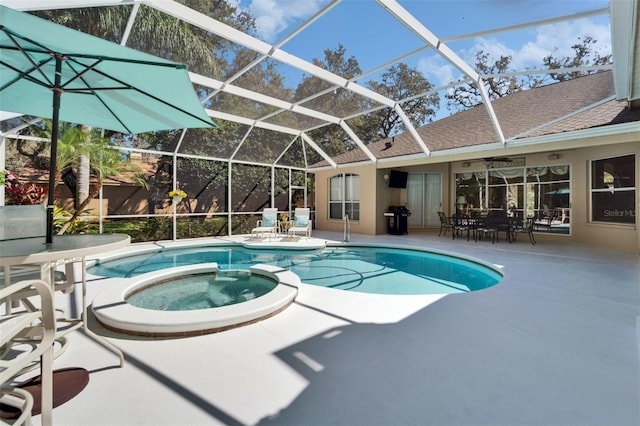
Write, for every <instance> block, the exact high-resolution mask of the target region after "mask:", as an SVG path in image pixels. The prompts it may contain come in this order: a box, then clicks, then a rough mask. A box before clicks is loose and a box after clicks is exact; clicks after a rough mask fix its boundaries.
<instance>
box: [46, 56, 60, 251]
mask: <svg viewBox="0 0 640 426" xmlns="http://www.w3.org/2000/svg"><path fill="white" fill-rule="evenodd" d="M61 74H62V60H61V58H60V57H59V56H57V55H56V77H55V87H54V89H53V117H52V123H51V158H50V160H49V193H48V195H47V240H46V243H47V244H51V243H52V242H53V208H54V205H55V191H56V174H57V161H58V127H59V120H60V96H61V95H62V89H61V88H60V78H61Z"/></svg>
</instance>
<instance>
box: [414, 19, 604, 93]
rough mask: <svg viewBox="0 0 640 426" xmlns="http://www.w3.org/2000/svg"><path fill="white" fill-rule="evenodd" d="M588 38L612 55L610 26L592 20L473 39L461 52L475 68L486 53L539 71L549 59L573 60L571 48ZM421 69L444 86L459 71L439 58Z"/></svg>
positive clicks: (426, 61)
mask: <svg viewBox="0 0 640 426" xmlns="http://www.w3.org/2000/svg"><path fill="white" fill-rule="evenodd" d="M587 35H589V36H591V37H593V38H594V39H595V40H597V43H596V49H597V50H598V53H600V55H602V56H604V55H608V54H610V53H611V32H610V30H609V26H608V25H605V24H599V23H596V22H594V21H593V20H589V19H581V20H578V21H573V22H562V23H558V24H553V25H546V26H544V27H540V28H537V29H536V30H535V31H522V32H520V33H518V34H496V35H494V36H493V37H491V38H484V37H479V38H477V39H475V40H473V44H472V45H471V46H470V47H469V48H466V49H462V50H458V51H457V53H458V55H459V56H460V57H461V58H462V59H463V60H464V61H465V62H467V63H468V64H469V65H471V66H474V63H475V57H476V53H477V52H478V51H480V50H482V51H484V52H486V53H488V54H489V63H492V62H494V61H496V60H497V59H498V58H500V56H511V58H512V60H511V64H510V67H509V68H510V69H513V70H525V69H539V68H542V60H543V58H544V57H545V56H548V55H553V56H554V57H558V58H559V57H565V56H568V57H573V55H574V54H575V53H574V51H573V49H571V46H572V45H574V44H577V43H581V42H582V39H583V38H584V36H587ZM579 38H580V39H579ZM419 67H420V68H419V69H420V70H421V71H422V72H423V73H424V74H425V75H426V76H427V78H428V79H429V80H430V81H432V82H438V83H440V84H442V83H445V79H446V78H450V77H449V76H453V75H454V72H455V71H454V70H453V67H452V66H451V65H449V64H447V63H446V62H445V61H444V60H441V59H440V62H438V61H437V60H436V59H435V58H427V59H423V60H421V61H420V65H419ZM447 68H448V69H449V70H447Z"/></svg>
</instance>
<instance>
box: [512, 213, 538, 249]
mask: <svg viewBox="0 0 640 426" xmlns="http://www.w3.org/2000/svg"><path fill="white" fill-rule="evenodd" d="M534 226H535V220H534V219H533V218H532V217H529V218H527V219H525V221H524V224H522V225H520V226H515V227H514V228H513V242H515V241H516V240H517V239H518V234H528V235H529V241H531V245H535V243H536V239H535V237H534V236H533V228H534Z"/></svg>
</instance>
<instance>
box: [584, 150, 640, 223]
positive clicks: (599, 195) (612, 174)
mask: <svg viewBox="0 0 640 426" xmlns="http://www.w3.org/2000/svg"><path fill="white" fill-rule="evenodd" d="M635 163H636V157H635V155H633V154H632V155H623V156H620V157H613V158H604V159H600V160H593V161H592V162H591V220H592V221H593V222H609V223H627V224H633V223H635V222H636V210H635V199H636V188H635V182H636V165H635Z"/></svg>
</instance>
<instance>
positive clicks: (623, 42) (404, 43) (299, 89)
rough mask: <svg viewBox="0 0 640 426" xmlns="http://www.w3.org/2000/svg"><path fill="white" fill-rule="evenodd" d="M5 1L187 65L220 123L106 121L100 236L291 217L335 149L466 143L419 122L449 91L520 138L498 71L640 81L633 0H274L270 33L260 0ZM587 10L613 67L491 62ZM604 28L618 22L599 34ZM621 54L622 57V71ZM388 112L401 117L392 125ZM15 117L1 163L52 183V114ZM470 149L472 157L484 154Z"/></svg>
mask: <svg viewBox="0 0 640 426" xmlns="http://www.w3.org/2000/svg"><path fill="white" fill-rule="evenodd" d="M0 4H2V5H5V6H7V7H10V8H13V9H16V10H21V11H25V12H28V13H34V14H36V15H38V16H40V17H43V18H45V19H49V20H53V21H55V22H58V23H64V25H66V26H69V27H72V28H75V29H79V30H81V31H85V32H89V33H91V34H93V35H95V36H99V37H102V38H105V39H108V40H109V41H112V42H114V43H119V44H121V45H124V46H128V47H131V48H134V49H137V50H141V51H144V52H146V53H151V54H154V55H157V56H161V57H164V58H167V59H171V60H174V61H176V62H181V63H186V64H187V65H188V67H189V71H190V78H191V81H192V82H193V86H194V90H195V92H196V94H197V95H198V98H199V99H200V101H201V103H202V106H203V108H204V109H205V110H206V112H207V114H208V115H209V116H210V117H212V119H213V120H214V121H215V123H216V124H217V126H218V127H217V128H216V129H175V130H173V131H166V132H156V133H153V134H140V135H121V134H115V133H113V132H110V131H109V130H108V129H106V130H105V131H102V129H94V130H98V131H101V135H102V136H103V137H106V138H107V139H108V141H109V143H108V145H109V148H111V149H115V150H117V151H119V152H120V153H121V154H122V155H123V156H124V157H123V158H124V159H125V161H126V162H127V163H129V164H131V165H132V167H130V168H129V169H127V170H126V171H122V172H120V173H117V174H115V175H113V174H111V175H109V176H107V177H105V178H104V179H103V180H102V181H101V184H102V185H101V187H100V188H99V192H98V193H97V194H96V198H95V200H94V201H92V202H91V203H90V204H89V205H88V206H87V212H86V215H87V216H88V217H93V221H94V222H95V223H96V224H97V225H96V226H97V229H96V230H97V231H100V232H102V231H110V230H113V229H112V227H113V226H114V225H117V224H122V223H134V224H135V225H132V226H134V227H135V229H130V230H129V233H131V234H132V236H133V238H134V240H136V239H140V240H143V239H167V238H189V237H194V236H204V235H231V234H239V233H246V232H249V231H250V229H251V227H252V226H254V225H255V220H256V219H257V218H258V217H259V213H260V212H261V211H262V209H264V208H265V207H270V206H273V207H277V208H278V210H279V211H280V212H281V214H283V215H284V214H291V212H292V211H293V210H294V208H295V207H303V206H304V207H311V208H312V210H313V208H314V206H315V204H316V202H318V201H317V200H316V199H315V191H314V173H313V170H314V167H313V166H314V165H316V166H317V165H318V164H320V163H322V164H324V165H325V166H324V167H329V168H334V169H336V170H339V169H340V168H342V167H344V166H345V165H346V163H341V162H340V161H339V160H337V159H336V157H337V156H338V155H339V154H343V153H344V152H345V151H349V150H359V151H361V152H362V153H363V154H364V156H365V160H364V161H365V162H368V163H372V164H376V163H377V162H378V160H377V159H376V156H375V155H373V154H372V153H371V151H370V150H369V148H368V144H370V143H372V142H375V141H377V140H380V139H384V138H389V137H391V138H392V137H394V136H395V135H400V134H403V135H405V137H407V136H408V137H410V138H411V139H412V140H413V141H414V142H415V143H417V144H418V145H419V146H420V148H421V150H422V152H421V154H420V155H421V156H423V157H424V159H432V158H434V157H437V158H441V159H442V161H447V156H448V155H452V156H454V155H455V157H456V158H459V156H460V153H459V152H456V153H448V152H446V150H444V151H442V150H439V151H438V152H437V153H435V152H434V151H435V150H434V147H433V146H432V145H431V144H430V141H429V140H425V139H423V138H422V137H421V136H420V135H419V134H418V132H417V131H416V128H418V127H420V126H423V125H425V124H427V123H429V122H432V121H437V120H439V119H441V118H443V117H446V116H448V115H450V114H453V113H455V112H457V111H459V110H460V108H459V107H455V106H454V107H452V106H451V105H450V103H449V102H448V100H447V99H449V98H447V95H449V96H450V95H451V94H452V93H453V91H454V90H455V88H459V87H472V88H475V91H474V92H473V96H475V99H474V100H473V101H474V102H476V103H480V104H482V105H484V108H485V110H486V114H487V116H488V117H489V119H490V120H491V124H492V126H493V130H494V132H495V137H496V141H497V143H498V144H502V145H505V146H506V145H508V144H509V141H508V140H506V139H505V136H504V134H503V132H502V128H501V124H500V121H499V120H498V118H497V116H496V115H495V113H494V111H493V109H492V107H491V104H490V100H491V99H494V98H495V96H496V95H495V93H494V92H493V90H494V88H492V87H491V85H488V84H487V82H488V81H489V80H490V79H491V78H495V77H502V78H508V79H511V80H512V81H514V82H516V81H521V80H523V79H529V80H531V79H538V80H539V81H540V84H544V80H545V79H546V78H547V76H548V75H550V74H552V73H556V74H558V73H560V72H562V73H571V72H595V71H600V70H610V69H614V75H615V80H616V91H617V97H618V98H619V99H624V100H628V101H630V102H632V101H634V99H635V92H634V88H635V86H634V85H632V84H629V83H630V82H631V81H632V80H633V78H632V77H630V76H633V75H634V73H633V64H629V63H627V62H624V61H625V60H627V61H628V56H629V55H628V52H629V51H630V50H631V49H632V47H633V45H634V43H633V41H632V40H629V39H630V37H629V34H631V32H630V28H631V27H632V26H633V23H632V17H633V16H635V14H636V11H635V8H636V2H635V1H633V2H631V1H629V2H626V1H619V2H617V1H614V2H611V4H609V3H608V2H606V1H604V2H603V1H566V2H556V1H550V2H539V1H530V2H518V3H517V4H515V3H513V4H512V3H510V2H506V3H505V2H493V1H480V2H458V1H453V2H452V1H434V2H419V1H393V0H377V1H374V0H371V1H349V0H342V1H341V0H334V1H306V0H305V1H298V2H282V3H276V5H277V6H276V7H279V8H281V9H282V10H284V9H293V10H295V13H290V14H289V15H287V17H286V20H284V19H283V22H280V23H279V24H280V25H284V24H285V23H286V29H285V30H280V31H278V30H277V28H276V29H273V30H272V31H268V29H269V28H270V27H269V26H268V25H266V24H265V21H268V19H269V18H271V19H273V16H276V15H277V13H275V14H273V15H272V16H270V15H269V14H266V13H264V11H263V10H261V9H259V5H260V2H257V1H253V2H249V1H240V2H229V3H227V2H205V1H180V2H175V1H166V0H143V1H124V2H123V1H121V0H100V1H98V0H85V1H82V2H77V1H70V0H67V1H56V0H51V1H46V2H43V1H37V0H0ZM345 16H350V17H352V18H353V17H357V19H349V20H345ZM614 20H615V21H616V25H612V23H611V22H612V21H614ZM284 21H286V22H284ZM585 21H588V22H590V23H593V31H594V32H593V33H591V34H589V35H591V36H593V37H594V38H596V37H597V38H599V44H598V45H597V48H598V49H599V50H598V56H599V57H606V56H607V55H612V57H613V59H614V61H613V64H612V63H611V62H607V61H603V62H602V63H598V62H593V63H583V64H580V65H579V66H575V65H574V64H571V63H569V62H564V63H561V64H560V65H561V66H560V67H555V68H552V69H550V67H549V66H547V67H545V66H544V64H543V62H542V58H543V57H544V52H536V53H537V55H538V56H537V58H539V60H538V63H537V64H535V63H533V62H531V61H527V60H526V58H524V57H525V56H526V55H531V52H529V51H527V50H526V49H520V50H517V51H516V50H508V49H507V50H504V51H500V52H504V53H500V54H503V55H506V56H509V57H510V58H511V59H510V61H511V62H510V64H509V67H507V68H506V69H497V68H495V67H488V68H485V69H484V70H483V71H482V72H479V71H477V68H478V66H477V63H476V60H477V56H476V54H477V52H478V49H479V48H480V49H481V50H482V51H484V52H486V53H489V52H492V49H494V48H497V47H499V46H501V44H502V43H506V41H507V40H510V39H514V38H523V39H526V38H527V37H529V38H531V39H532V40H536V39H538V40H539V39H540V38H541V37H546V38H549V39H555V40H557V41H558V49H560V47H561V46H560V41H561V40H563V39H566V38H567V37H568V34H569V35H570V36H571V37H572V38H573V37H575V38H576V40H575V41H576V42H578V40H579V39H580V37H584V36H585V35H586V34H579V33H571V31H572V28H575V27H574V26H573V25H574V24H575V23H576V22H585ZM601 27H604V28H606V29H607V31H605V32H604V33H600V32H598V31H599V30H597V29H598V28H601ZM611 28H614V31H611ZM176 34H177V36H176ZM172 35H173V36H172ZM569 44H570V43H569ZM532 46H533V44H532ZM496 51H498V50H496ZM500 54H498V57H499V56H500ZM555 54H557V56H558V57H563V55H564V52H556V53H555ZM618 60H619V61H620V62H621V63H623V65H624V66H623V67H621V68H614V66H615V65H616V64H617V62H618ZM403 70H404V71H407V73H408V74H409V75H410V74H411V73H417V72H419V73H420V74H421V75H422V76H423V77H424V79H423V80H420V82H419V83H420V84H417V83H415V81H414V83H415V84H405V83H406V81H407V80H401V79H400V77H399V76H400V75H401V72H402V71H403ZM1 96H2V93H1V92H0V109H2V108H1ZM425 100H428V101H427V102H423V103H420V101H425ZM380 117H387V120H386V121H383V124H381V122H378V121H376V120H380V119H381V118H380ZM389 117H392V119H388V118H389ZM1 118H2V122H1V127H0V130H1V131H2V133H1V139H0V142H1V143H2V145H3V149H0V167H2V168H4V169H7V170H9V171H11V172H12V173H15V174H16V175H17V176H18V178H19V179H20V180H21V181H23V182H25V183H27V182H28V183H32V182H33V183H41V182H44V181H45V180H46V176H45V173H43V172H42V169H41V168H40V167H39V165H41V163H42V162H43V161H44V162H46V158H47V150H46V149H45V147H46V143H47V141H48V137H47V135H46V134H45V135H43V134H42V132H40V133H38V132H36V131H34V130H33V128H34V127H37V126H38V124H37V123H38V122H39V120H38V119H39V118H45V119H50V118H51V117H30V116H24V115H23V114H21V112H20V111H4V112H2V116H1ZM77 124H83V123H77ZM466 155H468V156H473V155H474V153H473V150H472V149H469V150H467V152H466ZM43 159H44V160H43ZM345 161H346V160H345ZM70 164H72V167H68V173H67V176H66V178H65V176H61V178H60V184H59V190H58V196H59V199H60V200H61V201H60V203H61V205H62V206H63V207H64V208H65V209H66V210H69V211H72V210H73V208H74V195H75V194H74V192H75V189H76V186H77V185H79V182H78V176H77V172H76V170H77V168H78V166H77V164H76V163H75V162H73V161H72V162H70ZM93 182H94V186H93V187H94V188H96V187H98V186H97V185H95V179H94V181H93ZM141 182H143V183H141ZM172 189H181V190H183V191H185V192H186V193H187V197H185V198H184V199H183V200H181V201H179V202H174V201H173V200H172V198H170V197H169V196H168V193H169V191H170V190H172ZM1 190H4V188H2V189H1ZM5 196H6V194H5ZM0 198H2V200H4V199H5V197H0ZM323 202H324V201H323ZM75 207H77V205H76V206H75Z"/></svg>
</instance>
